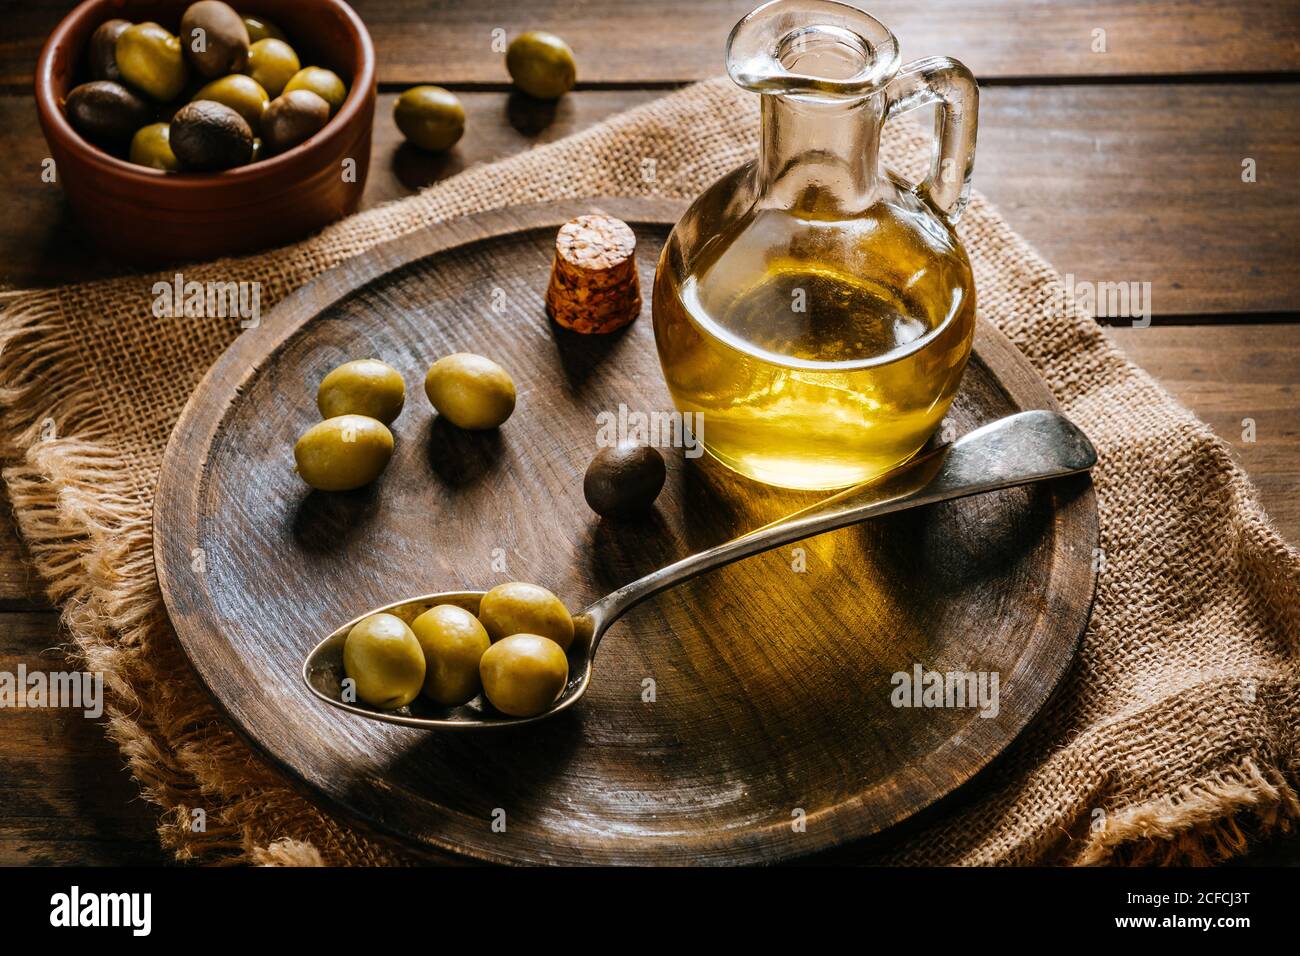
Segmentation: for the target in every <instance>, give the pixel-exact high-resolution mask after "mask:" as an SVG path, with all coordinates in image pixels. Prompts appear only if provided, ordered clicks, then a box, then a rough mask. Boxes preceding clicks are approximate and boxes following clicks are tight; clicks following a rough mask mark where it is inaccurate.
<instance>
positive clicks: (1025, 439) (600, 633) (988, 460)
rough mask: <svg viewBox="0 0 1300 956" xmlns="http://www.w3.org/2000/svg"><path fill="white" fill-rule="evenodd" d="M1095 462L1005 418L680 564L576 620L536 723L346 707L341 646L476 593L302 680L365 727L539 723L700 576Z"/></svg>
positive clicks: (423, 602) (489, 712)
mask: <svg viewBox="0 0 1300 956" xmlns="http://www.w3.org/2000/svg"><path fill="white" fill-rule="evenodd" d="M1096 461H1097V453H1096V451H1095V450H1094V449H1093V447H1092V443H1091V442H1089V441H1088V438H1087V436H1086V435H1084V434H1083V432H1082V431H1080V430H1079V429H1078V428H1077V427H1076V426H1075V425H1074V424H1073V423H1072V422H1070V421H1069V419H1067V418H1065V417H1064V416H1062V415H1059V414H1057V413H1056V412H1049V411H1030V412H1020V413H1018V414H1016V415H1009V416H1007V417H1006V418H1000V419H998V420H997V421H993V422H990V423H989V424H987V425H984V426H983V427H981V428H978V429H976V430H975V431H973V432H971V433H970V434H968V435H964V436H963V437H961V438H959V439H958V440H957V441H955V442H953V443H952V444H949V445H944V446H942V447H940V448H937V449H935V450H934V451H931V452H928V453H926V454H924V455H920V456H918V457H916V458H913V459H912V460H911V461H909V462H908V463H907V464H905V465H902V466H901V467H899V468H896V469H894V470H892V471H890V472H888V473H886V474H885V475H882V476H880V477H879V478H876V479H873V480H872V481H869V482H867V483H865V484H862V485H857V486H855V487H853V488H848V489H846V490H845V491H841V492H839V493H838V494H836V495H832V496H831V497H829V498H827V499H825V500H824V501H820V502H818V503H817V504H814V505H811V506H810V507H807V508H804V509H803V510H802V511H796V512H795V513H794V514H791V515H787V516H786V517H784V518H781V519H780V520H778V521H774V522H772V523H771V524H768V525H764V526H763V527H761V528H759V529H757V530H755V531H750V532H749V533H748V534H743V535H741V536H740V537H738V538H732V539H731V540H730V541H727V542H725V543H723V544H720V545H717V546H716V547H713V548H709V549H708V550H705V551H700V552H698V553H697V554H692V555H690V556H689V557H686V558H682V559H681V560H680V561H677V562H674V563H673V564H670V565H668V566H666V567H663V568H660V569H659V570H658V571H653V572H651V573H650V574H647V575H646V576H645V577H643V578H640V579H638V580H636V581H633V582H632V583H630V584H626V585H624V586H623V587H621V588H619V589H618V590H617V591H613V592H611V593H610V594H607V595H605V596H604V597H603V598H601V599H600V600H598V601H596V602H595V603H594V604H592V605H590V606H589V607H587V608H586V609H585V610H583V611H581V612H579V613H578V614H575V615H574V616H573V623H574V638H573V644H572V645H571V646H570V648H569V681H568V684H567V685H566V686H565V688H564V690H563V692H562V693H561V694H560V696H559V697H558V698H557V699H556V701H555V703H554V704H552V705H551V707H550V709H549V710H546V711H543V712H542V713H540V714H538V715H536V716H534V717H510V716H507V715H505V714H502V713H500V712H498V711H496V710H495V709H493V708H492V707H491V706H490V705H488V704H486V703H483V702H482V696H481V695H480V696H479V697H478V698H475V699H474V700H473V701H471V702H470V703H468V704H465V705H463V706H460V707H450V708H440V707H436V706H435V705H433V704H431V703H428V702H427V701H425V700H423V699H422V698H421V699H417V701H416V702H415V703H413V704H411V705H410V706H408V707H404V708H401V709H399V710H392V711H386V710H380V709H378V708H373V707H367V706H365V705H364V704H361V703H359V702H357V703H352V702H349V701H345V700H344V699H343V692H342V690H343V642H344V640H345V639H346V638H347V635H348V631H350V630H351V629H352V626H353V625H354V624H356V623H357V621H360V620H361V619H362V618H365V617H368V616H370V615H371V614H377V613H379V612H381V611H386V612H388V613H390V614H397V615H398V616H399V617H403V618H405V619H406V620H407V621H408V622H409V621H410V620H411V619H412V618H413V617H414V616H415V615H416V614H418V613H420V612H421V611H423V610H425V609H426V608H429V607H432V606H433V605H435V604H455V605H458V606H460V607H463V608H465V609H466V610H468V611H470V612H471V613H474V614H477V613H478V604H479V599H480V598H481V597H482V596H483V594H484V592H482V591H444V592H442V593H439V594H426V595H423V596H421V597H415V598H407V599H406V600H403V601H394V602H393V603H392V604H388V605H385V606H384V607H380V608H375V609H374V610H370V611H367V612H366V613H365V614H362V615H360V616H359V617H357V618H355V619H354V620H352V621H349V622H348V623H347V624H344V625H343V626H342V627H340V628H338V629H337V630H335V631H334V632H333V633H331V634H330V635H329V636H328V637H326V638H325V639H324V640H323V641H321V642H320V643H319V644H317V645H316V647H315V648H313V649H312V651H311V653H310V654H308V655H307V659H306V661H305V662H304V663H303V667H302V675H303V679H304V680H305V681H306V682H307V686H308V687H309V688H310V689H311V691H312V693H313V694H315V695H316V696H317V697H319V698H320V699H321V700H323V701H325V702H326V703H327V704H330V705H331V706H334V707H338V708H340V709H341V710H346V711H349V712H351V713H354V714H360V715H361V716H363V717H370V718H373V719H374V720H383V721H387V722H388V723H393V724H404V725H406V726H409V727H424V728H427V729H429V730H472V729H482V728H488V727H517V726H520V725H522V724H531V723H535V722H537V721H539V720H545V719H546V718H548V717H552V716H554V715H555V714H558V713H560V712H561V711H564V710H568V709H569V708H570V707H572V706H573V705H574V704H576V703H577V702H578V701H579V700H580V699H581V698H582V695H583V694H584V693H586V691H587V687H588V686H589V685H590V683H591V666H592V662H593V661H594V660H595V657H596V652H597V650H599V648H600V641H601V638H603V637H604V636H605V633H606V632H607V631H608V630H609V628H610V625H612V624H613V623H614V622H615V621H617V620H618V619H619V618H620V617H622V616H623V615H624V614H625V613H626V612H627V611H628V610H629V609H631V608H632V607H633V606H635V605H637V604H639V603H640V602H642V601H644V600H645V599H646V598H648V597H651V596H652V595H655V594H658V593H659V592H660V591H663V590H665V589H667V588H670V587H672V586H674V585H676V584H680V583H682V582H683V581H687V580H689V579H691V578H693V577H696V576H697V575H700V574H703V573H704V572H706V571H712V570H713V569H714V568H719V567H722V566H723V565H725V564H730V563H731V562H733V561H739V560H741V559H742V558H748V557H750V556H751V555H755V554H759V553H761V552H763V551H769V550H771V549H772V548H778V547H781V546H782V545H785V544H791V543H793V542H795V541H801V540H803V539H804V538H810V537H812V536H814V535H818V534H824V533H825V532H827V531H834V530H836V529H838V528H843V527H847V526H848V525H851V524H856V523H857V522H859V521H863V520H865V519H867V518H873V517H875V516H876V515H882V514H889V513H891V512H895V511H904V510H906V509H908V508H915V507H918V506H920V505H927V504H933V503H935V502H939V501H948V500H950V499H953V498H963V497H965V496H967V495H975V494H980V493H982V492H986V491H996V490H998V489H1000V488H1011V487H1014V486H1016V485H1026V484H1030V483H1032V482H1035V481H1044V480H1046V479H1048V478H1058V477H1062V476H1065V475H1073V474H1076V473H1078V472H1082V471H1087V470H1088V469H1089V468H1091V467H1092V466H1093V465H1094V464H1096Z"/></svg>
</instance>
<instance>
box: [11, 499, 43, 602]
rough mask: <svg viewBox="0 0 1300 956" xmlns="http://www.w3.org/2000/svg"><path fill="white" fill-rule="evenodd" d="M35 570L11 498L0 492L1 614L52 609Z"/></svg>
mask: <svg viewBox="0 0 1300 956" xmlns="http://www.w3.org/2000/svg"><path fill="white" fill-rule="evenodd" d="M48 607H49V602H48V601H47V600H46V599H45V594H44V591H43V590H42V588H41V586H40V582H39V581H38V580H37V577H36V572H35V571H33V570H32V568H31V565H30V562H29V560H28V557H27V548H26V547H25V546H24V545H23V543H22V541H21V540H20V539H19V537H18V531H17V529H16V528H15V527H14V520H13V514H12V513H11V511H10V506H9V500H8V496H7V495H5V494H4V493H3V492H0V611H10V610H13V611H19V610H35V609H42V608H48Z"/></svg>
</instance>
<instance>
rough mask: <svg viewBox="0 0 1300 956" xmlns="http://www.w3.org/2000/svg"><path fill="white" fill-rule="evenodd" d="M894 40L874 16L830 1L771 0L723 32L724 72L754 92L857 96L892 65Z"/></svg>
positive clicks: (875, 86) (884, 79)
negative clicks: (725, 49) (726, 35)
mask: <svg viewBox="0 0 1300 956" xmlns="http://www.w3.org/2000/svg"><path fill="white" fill-rule="evenodd" d="M899 63H900V59H899V49H898V40H897V39H896V38H895V37H894V35H893V33H891V32H890V31H889V28H888V27H886V26H885V25H884V24H883V23H881V22H880V21H879V20H877V19H876V18H875V17H872V16H870V15H869V14H866V13H864V12H862V11H861V10H859V9H858V8H857V7H852V6H849V5H848V4H846V3H837V2H835V0H771V2H769V3H765V4H763V5H762V6H761V7H758V8H757V9H755V10H754V11H753V12H751V13H750V14H749V15H747V16H746V17H744V19H742V20H741V21H740V22H739V23H737V24H736V26H735V27H734V28H733V29H732V31H731V36H730V37H728V39H727V73H728V75H730V77H731V79H732V80H733V81H734V82H735V83H736V84H737V85H739V86H741V87H743V88H745V89H747V90H751V91H753V92H755V93H775V94H781V93H785V94H791V95H797V96H806V97H810V98H816V99H821V100H828V99H830V100H858V99H862V98H863V97H866V96H870V95H871V94H872V93H876V92H879V91H880V90H881V89H883V88H884V86H885V85H886V84H887V83H888V82H889V81H890V80H891V79H893V77H894V74H896V73H897V72H898V67H899Z"/></svg>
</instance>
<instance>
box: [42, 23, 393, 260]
mask: <svg viewBox="0 0 1300 956" xmlns="http://www.w3.org/2000/svg"><path fill="white" fill-rule="evenodd" d="M375 92H376V85H375V54H374V48H373V45H372V44H371V41H370V35H369V33H368V32H367V31H366V28H365V25H364V24H363V23H362V22H361V19H360V17H358V16H357V14H356V13H355V12H354V11H353V10H352V8H351V7H349V6H348V5H347V4H346V3H344V2H343V0H231V2H229V3H227V2H223V0H197V2H196V0H87V2H85V3H82V4H81V5H80V6H78V7H77V8H76V9H75V10H73V11H72V13H70V14H68V16H67V17H65V18H64V20H63V21H62V22H61V23H60V24H59V25H58V26H57V27H56V28H55V30H54V32H53V33H51V34H50V38H49V39H48V40H47V41H46V43H45V46H44V48H43V49H42V51H41V55H40V59H39V61H38V63H37V70H36V104H37V113H38V115H39V117H40V121H41V127H42V129H43V130H44V132H45V138H46V141H47V142H48V144H49V147H50V153H51V158H52V159H53V160H54V169H55V176H56V178H57V181H58V182H59V183H60V185H61V186H62V187H63V190H64V193H65V195H66V196H67V198H68V203H69V205H70V206H71V207H72V210H73V212H74V213H75V214H76V215H77V218H78V220H79V221H80V223H81V225H82V227H83V230H84V233H85V234H86V236H87V237H88V238H89V239H90V240H91V241H92V242H94V243H95V244H96V245H98V246H99V247H101V248H102V249H103V250H104V251H106V252H108V253H109V254H111V255H113V256H114V257H117V258H121V259H124V260H126V261H128V262H132V263H135V264H139V265H159V264H164V263H171V262H180V261H187V260H196V259H211V258H215V257H218V256H223V255H231V254H237V253H242V252H249V251H253V250H255V249H259V248H265V247H269V246H272V245H277V244H280V243H284V242H288V241H291V240H293V239H297V238H300V237H302V236H304V235H306V234H308V233H310V232H312V231H314V230H317V229H320V228H321V227H323V226H325V225H327V224H328V223H330V222H333V221H334V220H336V219H339V218H341V217H342V216H345V215H347V214H349V213H351V212H353V211H355V210H356V209H357V207H358V205H359V204H360V201H361V196H362V192H363V190H364V189H365V182H366V174H367V172H368V169H369V159H370V137H371V128H372V126H373V120H374V110H375Z"/></svg>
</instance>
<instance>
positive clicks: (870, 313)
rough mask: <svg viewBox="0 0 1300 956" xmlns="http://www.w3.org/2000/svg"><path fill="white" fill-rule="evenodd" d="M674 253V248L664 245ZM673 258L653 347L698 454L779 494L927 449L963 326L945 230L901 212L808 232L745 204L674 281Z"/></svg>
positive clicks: (885, 209)
mask: <svg viewBox="0 0 1300 956" xmlns="http://www.w3.org/2000/svg"><path fill="white" fill-rule="evenodd" d="M670 245H671V242H670ZM672 259H673V257H672V256H671V255H670V250H669V248H667V247H666V248H665V252H664V256H663V259H662V260H661V262H660V268H659V275H658V277H657V280H656V283H655V292H654V322H655V338H656V342H657V343H658V349H659V356H660V361H661V363H662V366H663V370H664V375H665V378H666V379H667V383H668V387H669V390H670V391H671V393H672V396H673V400H674V402H675V403H676V405H677V407H678V409H679V410H680V411H682V412H701V413H703V423H704V427H703V434H702V435H701V436H700V437H701V439H702V441H703V444H704V447H705V448H706V449H707V450H708V451H709V453H710V454H712V455H713V456H714V457H715V458H717V459H719V460H720V461H721V462H722V463H723V464H725V465H727V466H728V467H730V468H733V469H735V470H736V471H738V472H740V473H741V474H744V475H747V476H749V477H751V478H755V479H757V480H759V481H762V482H766V483H768V484H773V485H779V486H782V487H787V488H804V489H826V488H840V487H845V486H848V485H852V484H856V483H858V482H861V481H865V480H867V479H869V478H872V477H874V476H876V475H878V474H880V473H881V472H883V471H886V470H888V469H889V468H892V467H894V466H895V465H898V464H900V463H902V462H904V461H906V460H907V459H908V458H910V457H911V456H912V455H914V454H915V453H916V452H917V451H918V450H919V449H920V448H921V447H922V445H924V444H925V442H926V440H927V439H928V438H929V436H930V434H931V433H932V432H933V431H934V429H935V428H936V427H937V426H938V424H939V421H940V420H941V419H942V418H943V415H944V413H945V412H946V411H947V408H948V405H949V403H950V402H951V401H952V397H953V395H954V393H955V392H956V390H957V386H958V384H959V382H960V379H961V373H962V370H963V369H964V367H965V364H966V359H967V357H968V355H969V353H970V346H971V337H972V335H973V332H974V322H975V302H974V295H973V289H974V283H973V280H972V277H971V272H970V264H969V262H968V261H967V259H966V256H965V254H964V253H963V252H962V250H961V247H960V245H959V244H958V243H957V241H956V239H955V237H954V236H953V235H952V233H951V231H950V230H948V229H946V228H944V227H942V226H941V225H938V224H937V223H936V222H935V221H934V220H933V219H931V218H928V217H925V216H922V215H918V214H917V213H916V211H915V210H913V209H910V208H907V207H906V206H904V205H899V204H892V203H883V202H881V203H877V204H876V205H874V206H873V207H872V208H871V209H869V210H868V211H867V212H866V213H865V214H863V215H862V216H860V217H858V218H855V219H852V220H848V221H845V220H837V221H834V222H819V221H816V220H809V219H802V218H798V217H796V216H795V215H793V214H791V213H790V212H788V211H785V210H780V209H762V208H757V207H756V208H754V209H752V210H751V211H750V212H749V213H747V214H746V215H745V216H743V217H741V218H740V219H738V220H736V221H735V222H733V223H732V224H731V226H730V227H728V228H726V229H725V230H724V231H723V232H722V233H720V234H719V235H717V236H714V237H712V238H711V239H709V240H708V241H707V243H705V244H704V245H703V246H702V247H701V248H700V251H699V253H698V255H697V256H696V257H695V260H694V262H693V263H691V264H690V266H689V269H688V271H686V272H685V273H684V274H679V272H678V270H677V268H675V267H674V264H673V261H672Z"/></svg>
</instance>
